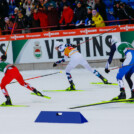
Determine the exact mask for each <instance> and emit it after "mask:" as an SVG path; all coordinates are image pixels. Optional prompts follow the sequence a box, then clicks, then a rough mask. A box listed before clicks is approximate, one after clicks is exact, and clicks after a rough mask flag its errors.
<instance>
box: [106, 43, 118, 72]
mask: <svg viewBox="0 0 134 134" xmlns="http://www.w3.org/2000/svg"><path fill="white" fill-rule="evenodd" d="M115 51H116V46H115V44H114V45H112V47H111V51H110V55H109V58H108V61H107V63H106V66H105V72H106V73H108V72H109V70H108V68H109V65H110V64H111V63H112V60H113V56H114V53H115Z"/></svg>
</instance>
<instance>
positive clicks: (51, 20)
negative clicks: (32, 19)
mask: <svg viewBox="0 0 134 134" xmlns="http://www.w3.org/2000/svg"><path fill="white" fill-rule="evenodd" d="M47 16H48V26H54V27H51V28H50V29H51V30H56V29H57V27H58V24H59V15H58V10H57V8H54V7H53V4H51V3H50V4H49V5H48V10H47ZM55 26H56V27H55Z"/></svg>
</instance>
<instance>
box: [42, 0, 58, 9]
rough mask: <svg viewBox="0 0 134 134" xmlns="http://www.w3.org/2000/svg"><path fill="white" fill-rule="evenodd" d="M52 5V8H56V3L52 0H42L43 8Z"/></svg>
mask: <svg viewBox="0 0 134 134" xmlns="http://www.w3.org/2000/svg"><path fill="white" fill-rule="evenodd" d="M50 4H51V5H52V6H53V7H54V8H56V3H55V1H53V0H45V1H44V6H45V8H46V9H48V5H50Z"/></svg>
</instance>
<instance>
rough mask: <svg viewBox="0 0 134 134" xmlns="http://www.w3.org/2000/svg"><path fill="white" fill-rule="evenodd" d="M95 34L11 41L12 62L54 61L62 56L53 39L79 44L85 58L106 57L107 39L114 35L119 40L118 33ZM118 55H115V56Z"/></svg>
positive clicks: (108, 49)
mask: <svg viewBox="0 0 134 134" xmlns="http://www.w3.org/2000/svg"><path fill="white" fill-rule="evenodd" d="M97 35H98V34H93V35H91V34H90V35H81V36H80V35H79V36H65V37H54V38H40V39H29V40H16V41H12V47H13V62H14V63H16V64H19V63H40V62H55V61H57V60H59V59H61V58H63V56H62V55H61V53H59V52H57V51H56V50H55V49H54V42H55V41H61V42H63V43H71V44H76V45H78V44H81V45H79V47H78V48H77V49H78V50H79V52H80V53H81V54H82V55H83V56H84V58H85V59H86V60H101V59H107V58H108V55H109V52H110V41H109V39H110V38H112V36H114V37H116V38H117V39H118V40H119V41H120V33H119V32H117V33H107V34H104V35H102V36H98V37H96V36H97ZM91 38H92V39H91ZM119 57H120V56H118V55H115V58H119Z"/></svg>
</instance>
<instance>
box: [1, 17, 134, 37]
mask: <svg viewBox="0 0 134 134" xmlns="http://www.w3.org/2000/svg"><path fill="white" fill-rule="evenodd" d="M132 20H133V21H134V19H123V20H111V21H104V22H105V23H106V24H109V23H111V22H112V23H115V25H118V23H119V22H128V21H132ZM117 22H118V23H117ZM66 27H68V29H69V28H70V29H71V28H72V27H73V28H74V29H75V28H81V27H82V28H84V27H85V28H87V27H91V26H84V23H82V24H81V25H80V26H75V24H69V25H57V26H47V27H34V28H23V29H14V32H13V33H14V34H20V33H32V31H33V32H39V30H40V32H41V31H42V30H44V31H52V30H51V29H53V28H57V29H55V30H61V28H63V29H64V28H66ZM63 29H62V30H63ZM1 32H2V34H3V35H10V33H11V30H2V31H1Z"/></svg>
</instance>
